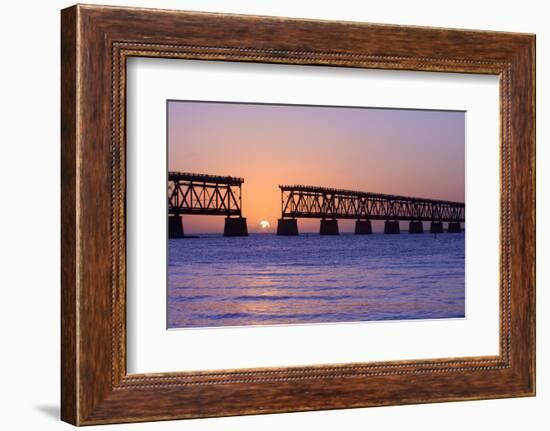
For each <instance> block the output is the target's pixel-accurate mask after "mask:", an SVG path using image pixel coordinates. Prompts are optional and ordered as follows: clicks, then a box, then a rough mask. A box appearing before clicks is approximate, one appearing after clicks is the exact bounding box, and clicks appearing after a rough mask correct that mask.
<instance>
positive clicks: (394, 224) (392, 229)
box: [384, 220, 401, 234]
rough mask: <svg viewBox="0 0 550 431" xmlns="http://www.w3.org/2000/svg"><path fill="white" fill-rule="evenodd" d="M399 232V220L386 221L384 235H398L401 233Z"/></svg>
mask: <svg viewBox="0 0 550 431" xmlns="http://www.w3.org/2000/svg"><path fill="white" fill-rule="evenodd" d="M400 232H401V231H400V230H399V221H398V220H386V221H385V222H384V233H385V234H397V233H400Z"/></svg>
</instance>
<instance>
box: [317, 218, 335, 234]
mask: <svg viewBox="0 0 550 431" xmlns="http://www.w3.org/2000/svg"><path fill="white" fill-rule="evenodd" d="M319 233H320V234H321V235H338V234H339V232H338V220H336V219H322V220H321V230H320V232H319Z"/></svg>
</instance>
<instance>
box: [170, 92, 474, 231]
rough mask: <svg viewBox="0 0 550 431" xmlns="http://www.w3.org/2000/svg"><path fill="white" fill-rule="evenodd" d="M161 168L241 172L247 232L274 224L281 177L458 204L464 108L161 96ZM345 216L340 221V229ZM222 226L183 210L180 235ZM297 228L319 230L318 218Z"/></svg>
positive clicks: (345, 226) (216, 219)
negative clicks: (164, 162)
mask: <svg viewBox="0 0 550 431" xmlns="http://www.w3.org/2000/svg"><path fill="white" fill-rule="evenodd" d="M168 169H169V170H170V171H182V172H194V173H201V174H211V175H229V176H236V177H242V178H244V183H243V187H242V201H243V208H242V210H243V216H244V217H246V218H247V223H248V230H249V232H274V231H275V230H276V228H277V219H279V218H280V217H281V192H280V190H279V187H278V186H279V184H302V185H314V186H323V187H334V188H343V189H349V190H358V191H366V192H375V193H388V194H396V195H403V196H415V197H425V198H432V199H445V200H452V201H460V202H464V194H465V179H464V177H465V112H462V111H460V112H457V111H426V110H405V109H379V108H366V107H322V106H301V105H262V104H235V103H214V102H185V101H169V102H168ZM262 220H265V221H268V222H269V223H270V225H271V226H270V227H269V228H267V229H262V228H261V227H260V221H262ZM353 223H354V222H353V220H339V225H340V231H341V232H353V228H354V225H353ZM223 226H224V217H223V216H197V215H194V216H188V215H185V216H184V229H185V233H186V234H193V233H222V232H223ZM298 226H299V230H300V232H318V231H319V221H318V220H311V219H299V221H298ZM381 226H382V225H381V222H373V229H374V230H380V229H381ZM404 227H405V226H402V229H403V228H404Z"/></svg>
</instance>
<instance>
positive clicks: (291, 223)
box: [277, 218, 298, 236]
mask: <svg viewBox="0 0 550 431" xmlns="http://www.w3.org/2000/svg"><path fill="white" fill-rule="evenodd" d="M277 235H282V236H296V235H298V220H296V219H295V218H289V219H284V218H280V219H279V220H278V221H277Z"/></svg>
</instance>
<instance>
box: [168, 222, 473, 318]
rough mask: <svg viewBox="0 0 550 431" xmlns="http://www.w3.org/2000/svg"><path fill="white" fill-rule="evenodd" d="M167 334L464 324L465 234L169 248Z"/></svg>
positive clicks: (211, 239) (175, 243)
mask: <svg viewBox="0 0 550 431" xmlns="http://www.w3.org/2000/svg"><path fill="white" fill-rule="evenodd" d="M168 255H169V257H168V260H169V263H168V327H169V328H188V327H194V328H197V327H213V326H244V325H273V324H297V323H319V322H360V321H372V320H401V319H437V318H459V317H464V305H465V304H464V293H465V292H464V234H439V235H437V237H434V236H433V235H430V234H428V233H425V234H423V235H409V234H407V233H402V234H400V235H383V234H373V235H369V236H366V235H365V236H362V235H358V236H356V235H353V234H341V235H339V236H319V235H315V234H310V235H307V234H301V235H300V236H298V237H285V236H276V235H272V234H252V235H250V236H248V237H236V238H224V237H223V236H214V235H211V236H210V235H204V236H201V237H200V238H197V239H176V240H169V250H168Z"/></svg>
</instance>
